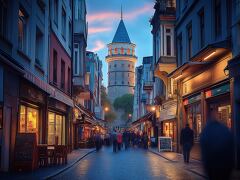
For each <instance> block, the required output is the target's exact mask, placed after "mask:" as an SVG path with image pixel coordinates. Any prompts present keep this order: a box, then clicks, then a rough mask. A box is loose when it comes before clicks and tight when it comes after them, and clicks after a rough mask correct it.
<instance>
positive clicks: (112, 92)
mask: <svg viewBox="0 0 240 180" xmlns="http://www.w3.org/2000/svg"><path fill="white" fill-rule="evenodd" d="M135 47H136V45H135V44H133V43H132V42H131V41H130V38H129V36H128V33H127V30H126V27H125V25H124V22H123V20H122V19H121V21H120V23H119V25H118V28H117V31H116V33H115V36H114V38H113V40H112V42H111V43H110V44H108V55H107V56H106V62H107V63H108V97H109V99H110V100H111V101H112V102H114V100H115V99H116V98H117V97H120V96H122V95H124V94H133V93H134V86H135V63H136V61H137V57H136V56H135Z"/></svg>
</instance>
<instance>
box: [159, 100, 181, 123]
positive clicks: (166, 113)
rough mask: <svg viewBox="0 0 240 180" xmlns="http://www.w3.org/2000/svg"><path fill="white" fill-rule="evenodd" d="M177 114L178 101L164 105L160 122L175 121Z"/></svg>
mask: <svg viewBox="0 0 240 180" xmlns="http://www.w3.org/2000/svg"><path fill="white" fill-rule="evenodd" d="M176 114H177V101H169V102H166V103H164V104H162V109H161V110H160V118H159V121H165V120H170V119H175V118H176Z"/></svg>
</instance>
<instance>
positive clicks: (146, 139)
mask: <svg viewBox="0 0 240 180" xmlns="http://www.w3.org/2000/svg"><path fill="white" fill-rule="evenodd" d="M148 141H149V140H148V135H147V133H146V132H144V133H143V147H144V149H148Z"/></svg>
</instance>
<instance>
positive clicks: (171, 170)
mask: <svg viewBox="0 0 240 180" xmlns="http://www.w3.org/2000/svg"><path fill="white" fill-rule="evenodd" d="M189 165H191V163H190V164H189ZM55 179H71V180H73V179H89V180H95V179H97V180H103V179H114V180H117V179H121V180H125V179H130V180H131V179H139V180H140V179H146V180H151V179H184V180H188V179H194V180H196V179H203V178H202V177H200V176H198V175H196V174H194V173H192V172H190V171H187V170H185V169H184V168H182V167H180V166H178V165H177V164H176V163H174V162H170V161H168V160H166V159H164V158H162V157H160V156H157V155H155V154H153V153H151V152H149V151H146V150H142V149H137V148H134V149H133V148H132V149H129V150H127V151H125V150H122V151H121V152H118V153H113V152H112V149H111V148H103V149H102V150H101V151H99V152H94V153H92V154H90V155H88V156H87V157H85V158H84V159H83V160H81V161H80V162H79V163H78V164H76V165H75V166H74V167H72V168H71V169H69V170H67V171H65V172H64V173H62V174H60V175H58V176H57V177H55Z"/></svg>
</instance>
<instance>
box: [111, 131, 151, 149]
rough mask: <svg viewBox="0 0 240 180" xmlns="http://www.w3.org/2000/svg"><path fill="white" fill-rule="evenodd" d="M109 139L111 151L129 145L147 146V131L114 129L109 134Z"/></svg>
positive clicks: (126, 147)
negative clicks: (136, 131) (137, 131)
mask: <svg viewBox="0 0 240 180" xmlns="http://www.w3.org/2000/svg"><path fill="white" fill-rule="evenodd" d="M111 141H112V144H113V152H117V151H120V150H121V149H122V148H125V150H127V149H128V148H129V147H143V148H145V149H147V148H148V145H149V138H148V135H147V133H143V134H140V133H135V132H133V131H127V130H124V131H121V130H117V129H114V131H113V132H112V134H111Z"/></svg>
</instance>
